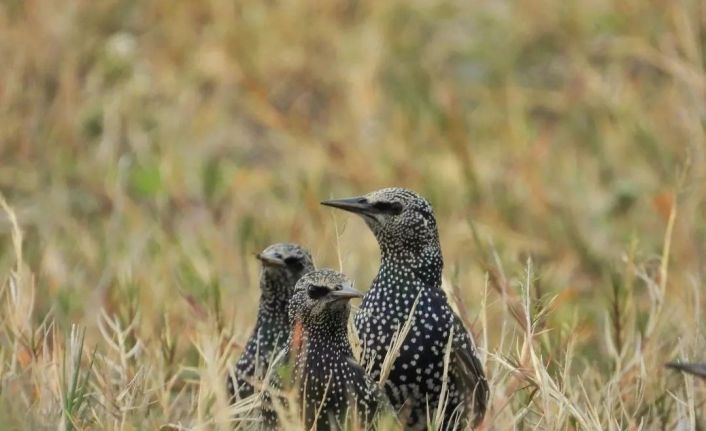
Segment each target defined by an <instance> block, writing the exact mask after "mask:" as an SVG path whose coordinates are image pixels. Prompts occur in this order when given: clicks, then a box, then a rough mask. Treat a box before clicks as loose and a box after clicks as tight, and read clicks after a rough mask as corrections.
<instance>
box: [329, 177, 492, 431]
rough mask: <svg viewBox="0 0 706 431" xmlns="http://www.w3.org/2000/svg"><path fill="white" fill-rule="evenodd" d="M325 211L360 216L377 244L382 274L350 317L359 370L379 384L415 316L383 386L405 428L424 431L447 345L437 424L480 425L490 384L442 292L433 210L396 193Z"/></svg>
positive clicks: (341, 202) (337, 203) (338, 203)
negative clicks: (395, 343)
mask: <svg viewBox="0 0 706 431" xmlns="http://www.w3.org/2000/svg"><path fill="white" fill-rule="evenodd" d="M322 204H323V205H327V206H330V207H334V208H339V209H342V210H346V211H350V212H353V213H356V214H359V215H360V216H362V217H363V220H365V223H366V224H367V225H368V227H369V228H370V229H371V230H372V231H373V234H374V235H375V237H376V238H377V241H378V244H379V245H380V251H381V265H380V270H379V272H378V274H377V276H376V277H375V279H374V280H373V284H372V287H371V288H370V290H369V291H368V293H367V294H366V295H365V297H364V299H363V304H362V306H361V308H360V310H359V311H358V313H356V316H355V327H356V330H357V332H358V335H359V337H360V338H361V340H362V341H363V344H364V347H365V350H364V354H363V357H362V359H361V362H362V364H363V366H365V367H366V369H370V370H371V375H372V376H373V378H375V379H378V378H379V376H380V373H381V369H382V364H383V360H384V358H385V355H386V353H387V351H388V350H389V348H390V346H391V341H392V339H393V337H394V336H395V334H397V333H399V332H398V331H399V330H400V328H401V327H403V325H404V324H405V322H406V321H407V319H408V317H409V316H410V315H412V316H413V319H412V322H411V327H410V330H409V332H408V333H407V336H406V338H405V339H404V341H403V344H402V346H401V348H400V350H399V357H397V359H395V361H394V363H393V365H392V368H391V370H390V374H389V376H388V380H387V381H386V382H385V389H386V392H387V395H388V397H389V399H390V401H391V402H392V405H393V406H394V407H395V408H396V409H398V410H399V411H400V413H401V415H402V417H405V415H406V422H407V427H409V428H420V427H424V426H425V425H426V423H427V420H428V419H433V417H434V412H435V411H436V409H437V406H438V404H439V399H440V398H441V395H442V392H443V388H444V380H445V379H444V374H445V372H444V369H445V365H444V364H445V354H446V352H447V346H448V345H449V339H450V338H451V345H450V350H451V352H450V355H449V361H448V366H447V371H448V372H447V373H446V374H447V376H448V379H447V380H446V382H445V383H446V390H447V392H446V394H447V395H446V398H445V399H444V403H442V406H444V405H445V409H444V410H443V412H444V415H443V418H442V419H441V423H437V424H436V425H437V426H440V427H441V428H442V429H457V428H463V427H465V426H466V424H467V423H471V424H473V425H474V426H475V425H477V424H478V423H479V422H480V421H481V420H482V419H483V416H484V414H485V410H486V406H487V403H488V395H489V389H488V382H487V381H486V378H485V375H484V373H483V368H482V365H481V363H480V361H479V360H478V357H477V356H476V350H475V344H474V342H473V338H472V336H471V334H470V333H469V332H468V330H467V329H466V328H465V327H464V325H463V322H462V321H461V319H460V318H459V317H458V316H457V315H456V314H455V313H454V311H453V310H452V308H451V307H450V306H449V303H448V301H447V298H446V294H445V293H444V291H443V290H442V289H441V271H442V268H443V264H444V261H443V258H442V255H441V247H440V245H439V234H438V231H437V227H436V220H435V218H434V213H433V211H432V208H431V205H429V203H428V202H427V201H426V200H425V199H424V198H422V197H421V196H419V195H418V194H417V193H415V192H413V191H411V190H406V189H401V188H387V189H382V190H378V191H375V192H372V193H369V194H367V195H364V196H360V197H354V198H347V199H336V200H329V201H325V202H322ZM415 301H418V303H417V305H416V307H415V308H414V312H413V313H411V312H412V309H413V307H414V304H415ZM442 399H443V398H442ZM405 412H406V413H405Z"/></svg>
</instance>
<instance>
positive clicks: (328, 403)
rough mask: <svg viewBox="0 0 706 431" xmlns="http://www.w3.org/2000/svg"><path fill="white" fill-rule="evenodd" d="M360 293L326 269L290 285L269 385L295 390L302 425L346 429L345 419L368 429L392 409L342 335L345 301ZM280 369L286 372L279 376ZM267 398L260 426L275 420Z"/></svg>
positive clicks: (344, 331)
mask: <svg viewBox="0 0 706 431" xmlns="http://www.w3.org/2000/svg"><path fill="white" fill-rule="evenodd" d="M362 296H363V294H362V293H360V292H359V291H357V290H356V289H354V288H353V285H352V283H351V281H350V280H349V279H348V278H347V277H346V276H345V275H343V274H341V273H340V272H337V271H334V270H332V269H319V270H316V271H313V272H310V273H309V274H307V275H305V276H303V277H302V278H301V279H300V280H299V281H298V282H297V284H296V286H295V288H294V293H293V294H292V298H291V299H290V305H289V321H290V325H291V330H290V337H289V339H288V341H287V346H286V347H285V348H284V350H283V352H282V353H281V354H280V355H279V356H278V358H279V360H278V361H277V363H276V364H275V365H273V367H274V368H275V369H276V370H277V371H275V372H274V373H273V375H272V378H271V381H270V382H269V386H270V387H271V388H274V389H276V390H279V391H287V390H289V391H292V392H293V393H294V394H295V399H296V403H297V408H298V410H299V413H300V415H301V418H303V419H304V422H305V425H306V429H312V428H313V429H317V430H320V431H321V430H329V429H346V425H350V424H357V425H359V426H362V429H370V428H371V427H374V426H375V423H376V420H377V418H379V415H380V414H381V413H382V412H384V411H386V410H389V411H390V412H392V410H391V408H390V405H389V401H388V400H387V398H386V397H385V394H384V393H383V391H382V389H381V388H380V387H379V386H378V385H377V383H376V382H375V381H373V380H372V379H371V378H370V377H369V376H368V375H367V374H366V373H365V370H363V368H362V367H361V366H360V365H359V364H358V363H357V362H356V360H355V358H354V356H353V351H352V348H351V344H350V342H349V339H348V329H347V328H348V316H349V314H350V304H349V301H350V300H351V299H353V298H361V297H362ZM287 365H288V366H289V367H287ZM282 370H291V372H290V373H289V374H288V375H287V377H282ZM287 383H288V384H287ZM271 399H272V396H270V398H268V401H266V402H265V403H264V404H265V407H264V410H265V412H264V413H263V416H264V424H265V426H266V428H275V427H277V424H278V422H277V418H276V412H275V411H274V408H273V407H272V402H271ZM283 404H286V401H285V402H284V403H283Z"/></svg>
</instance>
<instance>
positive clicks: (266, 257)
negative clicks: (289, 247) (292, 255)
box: [255, 251, 285, 267]
mask: <svg viewBox="0 0 706 431" xmlns="http://www.w3.org/2000/svg"><path fill="white" fill-rule="evenodd" d="M255 257H257V259H258V260H259V261H260V262H262V264H263V265H264V266H275V267H282V266H285V263H284V260H282V259H281V258H279V257H277V256H275V255H274V253H266V252H264V251H263V252H262V253H258V254H256V255H255Z"/></svg>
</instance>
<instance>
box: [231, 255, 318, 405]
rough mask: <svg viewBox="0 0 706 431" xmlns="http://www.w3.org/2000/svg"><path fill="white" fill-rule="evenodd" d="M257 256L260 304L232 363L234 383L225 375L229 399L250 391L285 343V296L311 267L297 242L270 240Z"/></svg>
mask: <svg viewBox="0 0 706 431" xmlns="http://www.w3.org/2000/svg"><path fill="white" fill-rule="evenodd" d="M257 258H258V259H259V260H260V262H261V263H262V274H261V276H260V306H259V309H258V312H257V321H256V323H255V329H254V330H253V332H252V335H250V338H249V339H248V342H247V344H246V345H245V349H244V350H243V353H242V355H241V356H240V359H239V360H238V362H237V363H236V365H235V371H234V376H235V385H234V384H233V379H232V377H231V376H229V377H228V393H229V394H230V396H231V397H232V398H233V400H235V399H243V398H245V397H247V396H250V395H252V394H253V392H254V388H253V383H255V382H258V381H260V380H261V379H262V377H263V376H264V373H265V371H267V367H268V366H269V364H270V360H271V359H272V356H273V355H275V354H276V353H277V352H278V351H279V350H281V349H282V348H283V347H284V345H285V344H286V342H287V338H288V337H289V322H288V319H287V305H288V304H289V298H290V297H291V296H292V291H293V290H294V285H295V284H296V282H297V280H299V278H301V276H302V275H304V274H306V273H308V272H310V271H313V270H314V264H313V262H312V260H311V255H310V254H309V252H308V251H306V250H305V249H304V248H302V247H300V246H299V245H297V244H283V243H279V244H273V245H271V246H269V247H267V248H266V249H265V250H263V251H262V252H261V253H260V254H258V255H257ZM236 397H237V398H236Z"/></svg>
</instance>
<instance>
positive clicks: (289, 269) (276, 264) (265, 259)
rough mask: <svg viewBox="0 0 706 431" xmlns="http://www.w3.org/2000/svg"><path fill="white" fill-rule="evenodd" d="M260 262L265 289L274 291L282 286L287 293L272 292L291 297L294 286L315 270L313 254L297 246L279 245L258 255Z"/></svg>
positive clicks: (268, 248) (272, 246)
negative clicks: (302, 277) (273, 289)
mask: <svg viewBox="0 0 706 431" xmlns="http://www.w3.org/2000/svg"><path fill="white" fill-rule="evenodd" d="M256 257H257V258H258V260H259V261H260V263H261V264H262V273H263V280H265V283H263V289H272V288H275V287H276V286H282V287H284V288H286V289H288V290H287V292H272V293H276V294H282V295H286V296H287V297H289V295H290V294H291V292H292V289H293V287H294V284H295V283H296V282H297V280H299V279H300V278H301V276H302V275H304V274H306V273H308V272H310V271H313V270H314V262H313V260H312V259H311V254H309V252H308V251H307V250H306V249H304V248H303V247H301V246H299V245H297V244H288V243H278V244H272V245H271V246H269V247H267V248H266V249H264V250H263V251H262V252H260V253H258V254H257V256H256Z"/></svg>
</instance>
